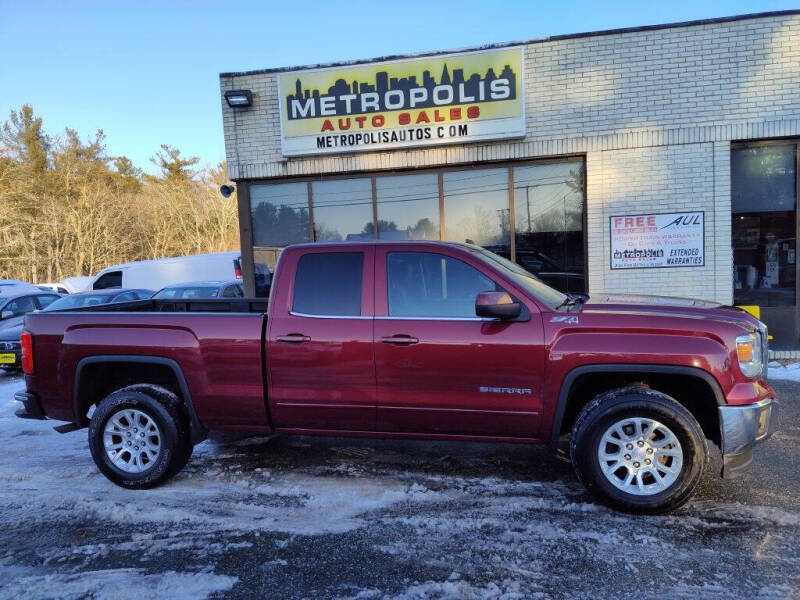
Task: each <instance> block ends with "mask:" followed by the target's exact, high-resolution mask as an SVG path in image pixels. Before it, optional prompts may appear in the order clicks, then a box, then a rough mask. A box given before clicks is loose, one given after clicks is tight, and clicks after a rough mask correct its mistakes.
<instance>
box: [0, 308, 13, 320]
mask: <svg viewBox="0 0 800 600" xmlns="http://www.w3.org/2000/svg"><path fill="white" fill-rule="evenodd" d="M13 316H14V311H13V310H4V311H3V312H2V313H0V320H3V321H4V320H6V319H10V318H11V317H13Z"/></svg>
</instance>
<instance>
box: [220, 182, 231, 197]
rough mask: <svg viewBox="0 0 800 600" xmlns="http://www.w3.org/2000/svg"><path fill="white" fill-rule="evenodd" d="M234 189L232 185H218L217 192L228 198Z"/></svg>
mask: <svg viewBox="0 0 800 600" xmlns="http://www.w3.org/2000/svg"><path fill="white" fill-rule="evenodd" d="M234 189H235V188H234V187H233V186H232V185H221V186H220V187H219V193H220V194H222V197H223V198H230V197H231V194H233V190H234Z"/></svg>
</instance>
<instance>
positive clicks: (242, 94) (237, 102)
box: [225, 90, 253, 108]
mask: <svg viewBox="0 0 800 600" xmlns="http://www.w3.org/2000/svg"><path fill="white" fill-rule="evenodd" d="M225 101H226V102H227V103H228V106H230V107H231V108H247V107H248V106H252V104H253V92H251V91H250V90H229V91H227V92H225Z"/></svg>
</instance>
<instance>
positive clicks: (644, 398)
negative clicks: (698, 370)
mask: <svg viewBox="0 0 800 600" xmlns="http://www.w3.org/2000/svg"><path fill="white" fill-rule="evenodd" d="M570 455H571V457H572V464H573V468H574V469H575V473H576V474H577V476H578V479H580V481H581V482H582V483H583V484H584V485H585V486H586V489H587V490H588V491H589V492H590V493H591V494H592V495H593V496H594V497H596V498H597V499H598V500H600V501H601V502H604V503H606V504H608V505H610V506H612V507H613V508H616V509H619V510H624V511H628V512H634V513H649V514H658V513H664V512H668V511H671V510H674V509H676V508H678V507H680V506H682V505H683V504H685V503H686V502H687V501H688V500H689V498H690V497H691V496H692V494H693V493H694V490H695V488H696V487H697V484H698V483H699V482H700V477H701V476H702V473H703V469H704V468H705V464H706V461H707V459H708V447H707V445H706V440H705V436H704V435H703V430H702V428H701V427H700V424H699V423H698V422H697V420H696V419H695V418H694V416H693V415H692V414H691V413H690V412H689V411H688V410H686V408H684V407H683V406H682V405H681V404H680V403H678V402H677V401H676V400H674V399H673V398H670V397H669V396H667V395H666V394H662V393H661V392H657V391H655V390H650V389H646V388H640V387H628V388H624V389H619V390H613V391H610V392H606V393H604V394H601V395H599V396H597V397H596V398H595V399H594V400H592V401H591V402H589V403H588V404H587V405H586V406H585V407H584V408H583V410H582V411H581V412H580V414H579V415H578V418H577V419H576V420H575V425H574V426H573V429H572V440H571V443H570Z"/></svg>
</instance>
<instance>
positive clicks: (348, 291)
mask: <svg viewBox="0 0 800 600" xmlns="http://www.w3.org/2000/svg"><path fill="white" fill-rule="evenodd" d="M363 271H364V253H363V252H324V253H311V254H306V255H304V256H302V257H300V260H299V261H298V262H297V271H296V272H295V276H294V299H293V301H292V312H293V313H300V314H304V315H318V316H330V317H354V316H359V315H361V276H362V273H363Z"/></svg>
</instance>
